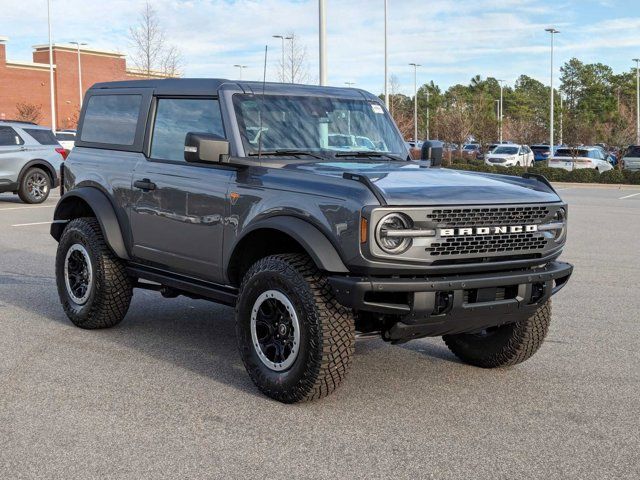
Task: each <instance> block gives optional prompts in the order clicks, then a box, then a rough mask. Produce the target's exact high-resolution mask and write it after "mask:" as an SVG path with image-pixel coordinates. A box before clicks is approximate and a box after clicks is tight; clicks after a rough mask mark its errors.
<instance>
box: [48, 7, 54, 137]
mask: <svg viewBox="0 0 640 480" xmlns="http://www.w3.org/2000/svg"><path fill="white" fill-rule="evenodd" d="M47 22H48V24H49V87H50V89H49V90H50V95H51V130H53V133H56V101H55V93H54V88H53V43H52V42H51V0H47Z"/></svg>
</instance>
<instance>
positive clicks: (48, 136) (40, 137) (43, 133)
mask: <svg viewBox="0 0 640 480" xmlns="http://www.w3.org/2000/svg"><path fill="white" fill-rule="evenodd" d="M24 131H25V132H27V133H28V134H29V135H30V136H32V137H33V138H34V139H35V141H36V142H38V143H39V144H40V145H60V144H59V143H58V139H57V138H56V137H55V135H54V134H53V132H52V131H51V130H42V129H39V128H25V129H24Z"/></svg>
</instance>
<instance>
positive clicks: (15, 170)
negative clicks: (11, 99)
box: [0, 121, 67, 203]
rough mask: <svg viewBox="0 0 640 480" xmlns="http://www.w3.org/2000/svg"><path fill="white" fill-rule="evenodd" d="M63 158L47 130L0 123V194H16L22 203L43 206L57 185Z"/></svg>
mask: <svg viewBox="0 0 640 480" xmlns="http://www.w3.org/2000/svg"><path fill="white" fill-rule="evenodd" d="M66 155H67V152H66V150H65V149H64V148H62V146H61V145H60V144H59V143H58V141H57V140H56V137H55V136H54V135H53V132H52V131H51V130H50V129H49V128H46V127H40V126H38V125H35V124H33V123H29V122H11V121H0V193H2V192H13V193H16V194H18V195H19V196H20V199H21V200H22V201H23V202H26V203H42V202H44V201H45V200H46V199H47V197H48V196H49V193H50V191H51V189H52V188H55V187H57V186H58V185H59V181H60V177H59V176H60V165H61V164H62V162H63V161H64V159H65V158H66Z"/></svg>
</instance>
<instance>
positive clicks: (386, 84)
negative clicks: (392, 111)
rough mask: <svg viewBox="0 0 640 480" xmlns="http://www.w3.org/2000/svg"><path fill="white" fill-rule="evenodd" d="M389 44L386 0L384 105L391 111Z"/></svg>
mask: <svg viewBox="0 0 640 480" xmlns="http://www.w3.org/2000/svg"><path fill="white" fill-rule="evenodd" d="M387 43H388V35H387V0H384V105H385V107H387V110H389V51H388V48H387Z"/></svg>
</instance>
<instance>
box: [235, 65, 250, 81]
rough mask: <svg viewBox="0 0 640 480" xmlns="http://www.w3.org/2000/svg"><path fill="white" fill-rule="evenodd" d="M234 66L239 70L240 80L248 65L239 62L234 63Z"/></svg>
mask: <svg viewBox="0 0 640 480" xmlns="http://www.w3.org/2000/svg"><path fill="white" fill-rule="evenodd" d="M234 67H236V68H237V69H238V70H239V77H238V80H242V70H244V69H245V68H247V66H246V65H240V64H237V65H234Z"/></svg>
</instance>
